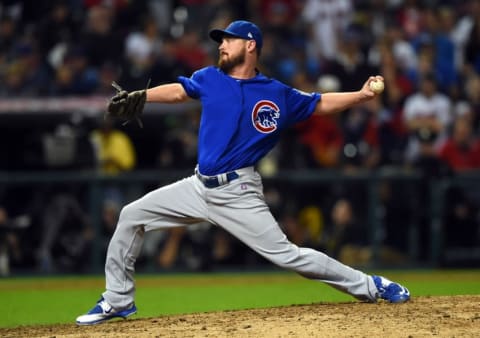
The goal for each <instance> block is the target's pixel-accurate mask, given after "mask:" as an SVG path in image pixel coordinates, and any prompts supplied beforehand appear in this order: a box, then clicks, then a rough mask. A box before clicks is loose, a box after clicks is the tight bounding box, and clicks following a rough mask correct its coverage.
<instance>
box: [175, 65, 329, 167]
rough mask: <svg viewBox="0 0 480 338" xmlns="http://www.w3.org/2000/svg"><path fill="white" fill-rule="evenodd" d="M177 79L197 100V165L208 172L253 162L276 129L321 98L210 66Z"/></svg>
mask: <svg viewBox="0 0 480 338" xmlns="http://www.w3.org/2000/svg"><path fill="white" fill-rule="evenodd" d="M178 80H179V81H180V83H181V84H182V86H183V87H184V89H185V91H186V92H187V94H188V96H189V97H191V98H194V99H199V100H200V101H201V103H202V115H201V119H200V129H199V133H198V166H199V171H200V172H201V173H202V174H203V175H208V176H213V175H217V174H220V173H224V172H228V171H232V170H235V169H239V168H243V167H248V166H252V165H255V164H256V163H257V162H258V161H259V160H260V159H261V158H262V157H263V156H265V155H266V154H267V153H268V152H269V151H270V150H272V148H273V147H274V146H275V144H276V143H277V141H278V140H279V137H280V133H281V131H282V130H285V129H286V128H288V127H290V126H291V125H293V124H295V123H296V122H299V121H303V120H305V119H307V118H308V117H310V115H311V114H312V113H313V112H314V110H315V106H316V104H317V102H318V101H319V100H320V94H319V93H311V94H310V93H304V92H302V91H299V90H296V89H294V88H291V87H289V86H287V85H285V84H283V83H281V82H279V81H277V80H274V79H271V78H267V77H266V76H264V75H262V74H260V73H259V74H257V76H255V77H254V78H251V79H247V80H238V79H235V78H233V77H231V76H229V75H227V74H225V73H223V72H222V71H221V70H220V69H218V68H217V67H213V66H211V67H206V68H202V69H200V70H198V71H196V72H195V73H194V74H193V75H192V76H191V77H190V78H187V77H183V76H180V77H179V78H178Z"/></svg>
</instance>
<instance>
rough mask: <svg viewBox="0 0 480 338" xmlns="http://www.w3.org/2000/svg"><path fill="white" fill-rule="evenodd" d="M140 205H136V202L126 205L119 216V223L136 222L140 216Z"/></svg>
mask: <svg viewBox="0 0 480 338" xmlns="http://www.w3.org/2000/svg"><path fill="white" fill-rule="evenodd" d="M138 211H139V209H138V207H136V206H135V202H132V203H129V204H127V205H125V206H124V207H123V208H122V210H120V214H119V216H118V224H119V225H120V224H130V223H132V222H135V220H136V219H137V218H138Z"/></svg>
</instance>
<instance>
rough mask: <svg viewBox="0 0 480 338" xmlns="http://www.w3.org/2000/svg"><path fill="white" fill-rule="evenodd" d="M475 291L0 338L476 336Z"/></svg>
mask: <svg viewBox="0 0 480 338" xmlns="http://www.w3.org/2000/svg"><path fill="white" fill-rule="evenodd" d="M479 304H480V295H476V296H444V297H417V298H414V299H413V300H412V301H410V302H408V303H405V304H388V303H377V304H369V303H359V302H351V303H340V304H338V303H336V304H332V303H317V304H311V305H297V306H288V307H276V308H268V309H253V310H241V311H223V312H210V313H195V314H187V315H175V316H162V317H157V318H143V319H129V320H120V321H113V322H109V323H104V324H100V325H96V326H88V327H79V326H76V325H75V324H61V325H49V326H28V327H27V326H25V327H17V328H11V329H0V336H1V337H56V338H59V337H366V336H370V337H430V336H436V337H480V306H479Z"/></svg>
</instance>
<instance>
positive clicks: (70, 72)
mask: <svg viewBox="0 0 480 338" xmlns="http://www.w3.org/2000/svg"><path fill="white" fill-rule="evenodd" d="M98 85H99V79H98V70H97V68H95V67H92V66H91V65H90V64H89V61H88V58H87V55H86V52H85V50H83V48H82V47H77V46H69V47H68V51H67V52H66V54H65V56H64V58H63V61H62V62H61V63H60V64H59V65H58V67H57V68H56V71H55V81H54V82H53V84H52V87H51V95H55V96H74V95H88V94H92V93H94V92H95V90H97V87H98Z"/></svg>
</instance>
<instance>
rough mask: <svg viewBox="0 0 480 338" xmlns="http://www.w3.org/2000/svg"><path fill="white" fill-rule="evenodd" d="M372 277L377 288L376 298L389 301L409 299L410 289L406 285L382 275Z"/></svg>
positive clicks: (398, 301)
mask: <svg viewBox="0 0 480 338" xmlns="http://www.w3.org/2000/svg"><path fill="white" fill-rule="evenodd" d="M372 279H373V282H374V283H375V286H376V287H377V290H378V294H377V298H381V299H384V300H386V301H388V302H390V303H404V302H406V301H408V300H409V299H410V291H408V289H407V288H406V287H404V286H402V285H400V284H398V283H395V282H392V281H391V280H388V279H387V278H385V277H382V276H372Z"/></svg>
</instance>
